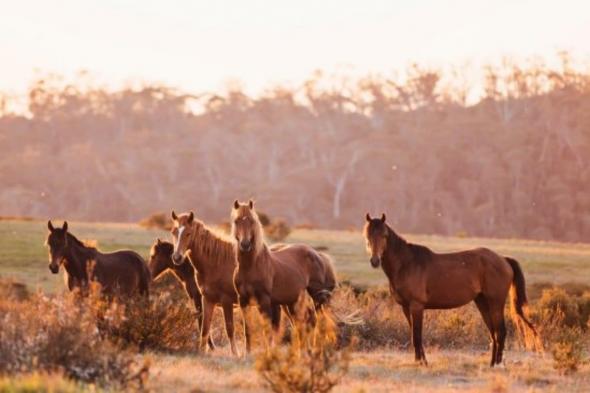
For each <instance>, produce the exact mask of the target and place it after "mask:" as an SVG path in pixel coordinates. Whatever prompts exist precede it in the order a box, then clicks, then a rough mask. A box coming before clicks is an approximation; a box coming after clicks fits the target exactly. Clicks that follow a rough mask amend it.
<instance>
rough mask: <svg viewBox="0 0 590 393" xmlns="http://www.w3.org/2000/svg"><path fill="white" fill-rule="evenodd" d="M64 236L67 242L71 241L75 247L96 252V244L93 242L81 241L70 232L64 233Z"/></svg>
mask: <svg viewBox="0 0 590 393" xmlns="http://www.w3.org/2000/svg"><path fill="white" fill-rule="evenodd" d="M66 236H67V237H68V242H69V241H73V242H74V244H75V245H77V246H80V247H83V248H85V249H87V250H90V251H97V250H96V247H95V244H96V242H95V241H88V240H86V241H82V240H80V239H78V238H77V237H76V236H74V235H73V234H72V233H70V232H66ZM93 243H94V244H93Z"/></svg>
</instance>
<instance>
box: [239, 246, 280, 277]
mask: <svg viewBox="0 0 590 393" xmlns="http://www.w3.org/2000/svg"><path fill="white" fill-rule="evenodd" d="M271 261H272V259H271V258H270V251H269V249H268V246H267V245H266V243H264V242H262V243H260V244H258V245H257V246H256V247H255V248H254V250H252V251H249V252H242V251H240V250H239V249H238V264H239V265H240V268H242V269H245V270H249V269H264V270H267V269H268V267H269V265H270V264H271Z"/></svg>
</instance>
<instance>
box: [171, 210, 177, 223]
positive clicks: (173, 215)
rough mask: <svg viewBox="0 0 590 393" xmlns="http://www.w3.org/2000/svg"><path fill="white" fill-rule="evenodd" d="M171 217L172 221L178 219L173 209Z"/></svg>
mask: <svg viewBox="0 0 590 393" xmlns="http://www.w3.org/2000/svg"><path fill="white" fill-rule="evenodd" d="M172 219H173V220H174V221H178V216H177V215H176V213H175V212H174V210H172Z"/></svg>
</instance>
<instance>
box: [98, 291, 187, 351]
mask: <svg viewBox="0 0 590 393" xmlns="http://www.w3.org/2000/svg"><path fill="white" fill-rule="evenodd" d="M110 307H116V308H118V309H119V313H118V314H117V315H118V318H113V317H112V316H108V315H107V314H105V311H104V308H103V309H102V310H98V311H99V321H100V323H99V327H100V329H101V332H102V333H103V334H104V335H105V336H106V337H108V338H109V339H110V340H111V341H113V342H116V343H117V344H119V345H120V346H122V347H127V346H130V345H131V346H137V347H138V348H139V349H140V350H144V349H151V350H156V351H166V352H178V351H182V352H186V351H192V350H195V349H196V343H197V341H198V330H197V320H196V316H195V313H194V312H193V311H192V309H191V308H190V307H189V305H188V304H187V302H186V301H179V299H178V297H176V296H174V295H173V293H170V292H167V291H164V292H161V293H159V294H156V295H152V296H151V297H150V298H149V299H145V298H134V299H130V300H129V301H127V302H126V303H125V304H113V305H111V306H110Z"/></svg>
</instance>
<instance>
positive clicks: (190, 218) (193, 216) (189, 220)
mask: <svg viewBox="0 0 590 393" xmlns="http://www.w3.org/2000/svg"><path fill="white" fill-rule="evenodd" d="M194 218H195V213H193V212H192V211H191V212H190V213H189V215H188V223H189V224H190V223H192V222H193V219H194Z"/></svg>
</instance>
